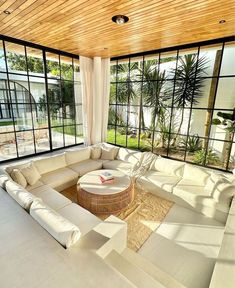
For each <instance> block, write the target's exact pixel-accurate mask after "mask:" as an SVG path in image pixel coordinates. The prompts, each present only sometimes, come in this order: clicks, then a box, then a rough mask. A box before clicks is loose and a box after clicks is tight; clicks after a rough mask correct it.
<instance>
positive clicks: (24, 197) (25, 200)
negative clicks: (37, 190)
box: [6, 180, 37, 211]
mask: <svg viewBox="0 0 235 288" xmlns="http://www.w3.org/2000/svg"><path fill="white" fill-rule="evenodd" d="M6 190H7V192H8V194H9V195H10V196H11V197H12V198H13V199H14V200H15V201H16V202H17V203H18V204H19V205H20V206H21V207H23V208H24V209H25V210H26V211H29V209H30V206H31V205H32V203H33V201H34V200H35V199H36V198H37V197H36V196H35V195H33V194H31V193H30V192H28V191H27V190H25V189H24V188H23V187H22V186H20V185H19V184H17V183H15V182H14V181H12V180H9V181H7V182H6Z"/></svg>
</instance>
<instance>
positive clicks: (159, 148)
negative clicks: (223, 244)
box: [153, 132, 169, 156]
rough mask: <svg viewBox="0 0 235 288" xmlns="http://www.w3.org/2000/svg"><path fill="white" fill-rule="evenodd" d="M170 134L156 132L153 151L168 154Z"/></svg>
mask: <svg viewBox="0 0 235 288" xmlns="http://www.w3.org/2000/svg"><path fill="white" fill-rule="evenodd" d="M168 139H169V134H168V133H163V132H154V142H153V153H155V154H158V155H163V156H167V147H168Z"/></svg>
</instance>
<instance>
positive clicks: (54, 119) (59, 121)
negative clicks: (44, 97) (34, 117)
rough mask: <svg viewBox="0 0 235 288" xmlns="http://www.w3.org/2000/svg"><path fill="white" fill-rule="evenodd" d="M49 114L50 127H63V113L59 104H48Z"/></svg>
mask: <svg viewBox="0 0 235 288" xmlns="http://www.w3.org/2000/svg"><path fill="white" fill-rule="evenodd" d="M49 112H50V118H51V126H61V125H63V113H62V106H61V105H60V104H56V103H55V104H53V103H50V104H49Z"/></svg>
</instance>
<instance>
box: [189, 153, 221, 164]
mask: <svg viewBox="0 0 235 288" xmlns="http://www.w3.org/2000/svg"><path fill="white" fill-rule="evenodd" d="M218 161H219V157H218V156H217V155H216V153H215V152H213V150H212V149H208V151H207V154H206V149H201V150H198V151H197V152H196V153H195V154H194V159H193V162H194V163H196V164H201V165H204V164H205V165H208V164H216V163H218Z"/></svg>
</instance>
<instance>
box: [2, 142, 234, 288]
mask: <svg viewBox="0 0 235 288" xmlns="http://www.w3.org/2000/svg"><path fill="white" fill-rule="evenodd" d="M101 147H102V149H101ZM148 154H149V153H141V152H137V151H133V150H129V149H126V148H118V147H115V146H112V145H108V144H105V143H102V144H100V145H94V146H92V147H86V148H80V149H75V150H67V151H66V152H64V153H62V154H59V155H56V156H51V157H43V158H41V159H37V158H36V159H33V160H32V161H26V162H25V163H22V164H17V165H15V164H12V165H8V166H7V167H6V172H7V174H5V173H4V172H0V186H1V187H0V194H1V193H3V192H4V190H5V191H7V192H8V193H5V194H6V195H7V194H9V196H10V197H11V198H13V199H14V200H16V202H18V204H20V206H22V207H23V208H24V210H25V211H27V212H28V214H27V213H26V214H27V217H30V216H31V217H32V218H33V219H34V220H35V221H36V222H37V223H35V222H34V225H38V224H40V225H38V226H41V227H43V228H44V229H45V230H47V232H49V233H50V234H51V236H52V239H53V238H55V239H56V240H57V241H58V242H59V243H60V244H61V245H62V246H64V247H66V248H69V247H70V246H72V247H71V248H70V249H67V250H69V251H73V247H75V250H77V249H78V250H79V249H82V251H83V249H84V250H85V251H87V250H89V251H96V255H99V256H101V257H105V256H106V255H108V253H109V252H110V251H111V250H113V249H114V250H116V251H117V252H121V251H122V250H123V249H124V248H125V247H126V246H125V245H126V226H125V225H126V224H125V223H123V222H119V221H120V220H117V219H116V218H115V217H114V218H112V219H110V223H108V224H106V223H104V222H102V221H101V220H100V219H99V218H98V217H96V216H95V215H93V214H91V213H90V212H89V211H87V210H86V209H84V208H83V207H81V206H79V205H78V204H75V203H72V201H71V200H69V199H68V198H66V197H65V196H63V195H62V194H61V193H60V191H62V190H64V189H65V188H68V187H70V186H72V185H75V184H76V183H77V181H78V178H79V177H80V176H82V175H84V174H85V173H87V172H89V171H92V170H96V169H102V168H104V169H117V170H120V171H122V172H124V173H127V174H130V175H135V177H136V182H137V184H138V185H141V186H142V187H143V188H144V189H145V190H146V191H149V192H151V193H153V194H155V195H157V196H160V197H163V198H166V199H169V200H171V201H174V202H176V203H178V204H180V205H182V206H185V207H187V208H190V209H193V210H196V211H197V212H200V213H202V214H204V215H206V216H208V217H212V218H215V219H217V220H219V221H220V222H222V223H225V222H226V219H227V215H228V213H229V209H230V205H231V201H232V199H233V196H234V194H235V178H234V175H232V174H229V173H220V172H217V171H214V170H211V169H206V168H202V167H198V166H195V165H191V164H188V163H184V162H180V161H175V160H171V159H166V158H162V157H159V156H157V155H151V160H152V161H151V163H147V162H146V161H145V156H146V155H148ZM140 167H144V169H139V168H140ZM133 171H139V174H138V173H133ZM11 178H13V179H14V181H13V180H12V179H11ZM15 182H17V183H18V184H17V183H15ZM0 196H1V195H0ZM4 198H5V196H4ZM7 201H8V200H7ZM10 202H12V201H10ZM13 202H14V201H13ZM14 205H15V204H14ZM10 217H11V216H10ZM20 217H21V216H20ZM27 221H28V220H27ZM29 222H32V221H31V220H30V221H29ZM58 222H59V224H55V223H58ZM61 223H62V225H61ZM115 223H117V227H123V228H121V229H120V233H119V232H118V235H117V233H116V232H114V233H110V232H109V231H108V230H109V229H107V225H111V226H110V227H112V225H116V224H115ZM120 224H121V225H120ZM103 225H104V227H105V228H102V227H103ZM64 227H65V228H66V229H64ZM117 227H115V228H114V231H117ZM102 230H104V231H106V232H104V233H103V234H102V233H101V232H100V231H102ZM111 230H112V228H111ZM118 230H119V228H118ZM97 235H98V236H97ZM110 235H111V236H110ZM47 237H48V236H47ZM109 238H110V239H109ZM48 243H49V242H48ZM62 248H63V247H62ZM71 249H72V250H71ZM63 250H64V248H63ZM65 251H66V250H65ZM79 251H80V250H79ZM60 253H62V254H63V253H64V252H60ZM76 253H77V252H76ZM82 253H83V252H82ZM85 253H90V252H85ZM89 255H90V254H89ZM65 257H66V256H65ZM89 257H91V258H92V257H93V256H91V255H90V256H89ZM92 259H93V258H92ZM93 260H94V259H93ZM93 260H92V261H93ZM94 261H95V262H96V261H97V259H96V260H94ZM75 263H76V261H75ZM87 264H88V263H87ZM68 265H71V264H69V262H68ZM92 265H93V264H92ZM102 265H103V264H102ZM96 267H97V266H96ZM105 269H106V268H105ZM107 271H108V270H107ZM109 273H110V272H109ZM111 274H112V273H111ZM96 277H97V279H98V278H99V277H98V276H97V275H96ZM110 277H111V276H110ZM115 277H116V276H114V279H115ZM111 278H112V277H111ZM111 278H110V279H111ZM86 280H87V279H86ZM87 281H88V280H87ZM115 281H116V282H115ZM115 281H114V283H119V284H120V283H121V282H118V281H119V279H116V280H115ZM120 281H121V280H120ZM74 283H78V282H76V281H75V282H74ZM57 284H58V283H57ZM93 284H94V286H92V285H90V286H89V287H95V283H93ZM107 285H108V286H107V287H109V284H107ZM115 285H116V284H115ZM115 285H114V287H115ZM120 285H121V286H118V284H117V287H129V286H128V285H127V283H122V284H120ZM125 285H126V286H125ZM6 287H7V286H6ZM16 287H17V286H16ZM38 287H40V286H38ZM52 287H55V286H52ZM62 287H64V286H62ZM70 287H75V286H73V285H71V286H70ZM81 287H84V286H81ZM104 287H106V286H105V285H104ZM159 287H160V286H159ZM213 287H214V286H213ZM189 288H190V287H189Z"/></svg>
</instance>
